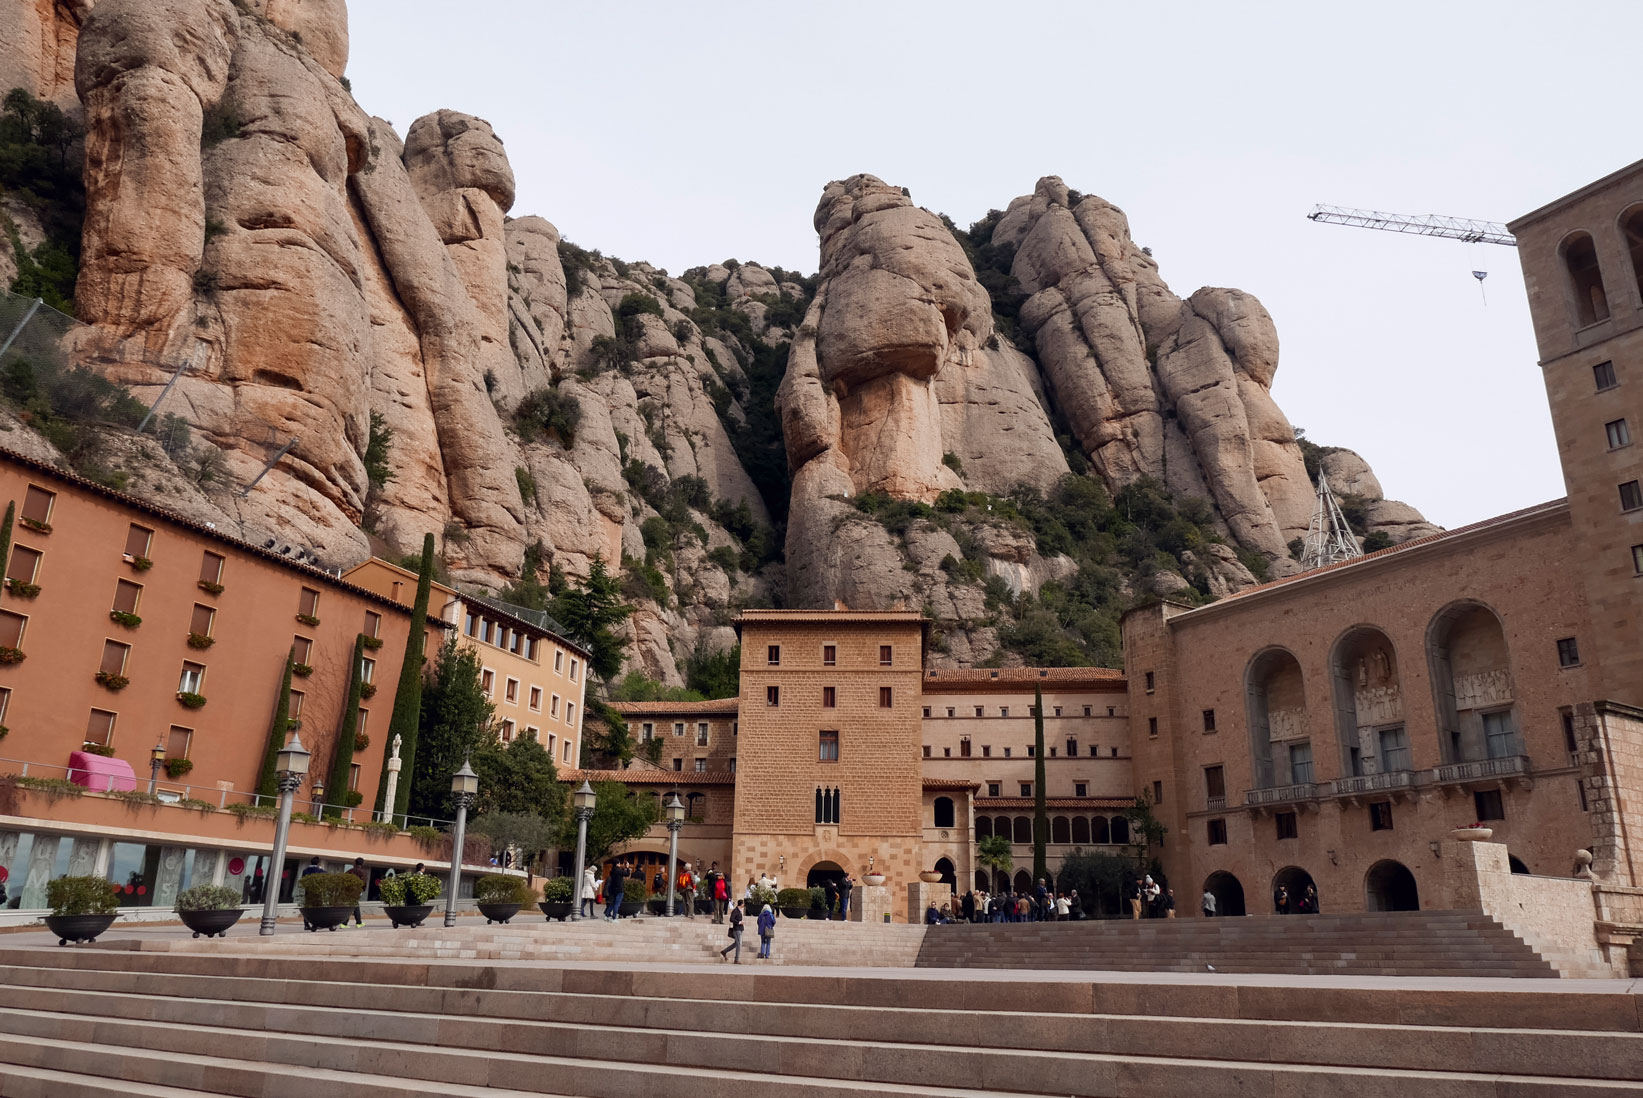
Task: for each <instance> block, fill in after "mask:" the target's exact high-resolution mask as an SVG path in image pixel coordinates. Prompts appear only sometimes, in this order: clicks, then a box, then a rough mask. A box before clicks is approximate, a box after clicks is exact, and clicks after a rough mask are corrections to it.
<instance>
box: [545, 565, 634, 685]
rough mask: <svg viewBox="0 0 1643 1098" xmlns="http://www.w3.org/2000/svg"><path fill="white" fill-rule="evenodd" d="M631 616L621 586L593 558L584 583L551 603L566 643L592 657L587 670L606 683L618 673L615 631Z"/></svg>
mask: <svg viewBox="0 0 1643 1098" xmlns="http://www.w3.org/2000/svg"><path fill="white" fill-rule="evenodd" d="M631 613H633V607H631V606H628V605H627V604H625V603H624V602H623V601H622V585H621V582H620V581H619V580H618V579H617V578H616V577H615V576H613V575H611V574H610V572H609V571H608V570H607V569H606V568H605V561H604V558H602V557H594V558H593V567H592V568H590V569H589V570H588V578H587V579H585V580H583V581H582V583H581V584H580V585H579V586H577V587H570V588H566V590H565V592H564V594H562V595H560V596H559V597H558V598H556V599H555V600H554V602H553V616H554V617H555V618H557V619H559V622H560V624H562V625H563V626H564V627H565V632H566V633H567V634H569V636H570V639H571V640H573V641H575V642H576V643H577V644H580V645H581V646H582V647H583V648H586V649H587V650H588V651H589V652H591V653H592V656H591V657H590V658H589V659H588V670H589V671H591V672H592V673H593V674H595V675H597V676H598V677H599V678H601V679H604V680H605V681H606V682H609V681H610V680H612V679H614V678H615V677H616V676H617V674H618V673H619V672H620V671H621V670H622V655H623V652H622V638H621V637H619V636H617V635H616V632H615V627H616V626H617V625H620V624H621V623H622V622H624V621H626V620H627V617H628V615H629V614H631Z"/></svg>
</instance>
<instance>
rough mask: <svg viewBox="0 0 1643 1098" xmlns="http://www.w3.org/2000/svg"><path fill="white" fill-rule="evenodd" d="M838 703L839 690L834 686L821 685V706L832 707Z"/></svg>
mask: <svg viewBox="0 0 1643 1098" xmlns="http://www.w3.org/2000/svg"><path fill="white" fill-rule="evenodd" d="M838 703H839V692H838V690H837V689H836V688H835V687H831V686H824V687H822V708H823V709H833V708H835V707H837V705H838Z"/></svg>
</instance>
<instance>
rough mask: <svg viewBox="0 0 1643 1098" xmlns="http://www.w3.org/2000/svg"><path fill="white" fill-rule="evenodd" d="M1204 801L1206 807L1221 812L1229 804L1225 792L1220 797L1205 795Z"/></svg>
mask: <svg viewBox="0 0 1643 1098" xmlns="http://www.w3.org/2000/svg"><path fill="white" fill-rule="evenodd" d="M1204 801H1205V807H1207V808H1208V809H1209V810H1210V811H1211V812H1219V811H1221V810H1222V809H1224V808H1225V807H1226V806H1227V799H1226V796H1225V794H1223V795H1221V796H1219V797H1205V798H1204Z"/></svg>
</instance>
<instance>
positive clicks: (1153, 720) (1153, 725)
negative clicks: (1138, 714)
mask: <svg viewBox="0 0 1643 1098" xmlns="http://www.w3.org/2000/svg"><path fill="white" fill-rule="evenodd" d="M1147 735H1149V736H1156V735H1158V718H1157V717H1148V718H1147Z"/></svg>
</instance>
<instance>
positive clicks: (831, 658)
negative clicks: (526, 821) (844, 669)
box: [822, 644, 839, 667]
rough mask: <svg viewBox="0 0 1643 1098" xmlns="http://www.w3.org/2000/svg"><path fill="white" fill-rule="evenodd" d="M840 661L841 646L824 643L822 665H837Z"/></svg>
mask: <svg viewBox="0 0 1643 1098" xmlns="http://www.w3.org/2000/svg"><path fill="white" fill-rule="evenodd" d="M838 662H839V646H838V645H836V644H824V645H822V666H823V667H836V666H838Z"/></svg>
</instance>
